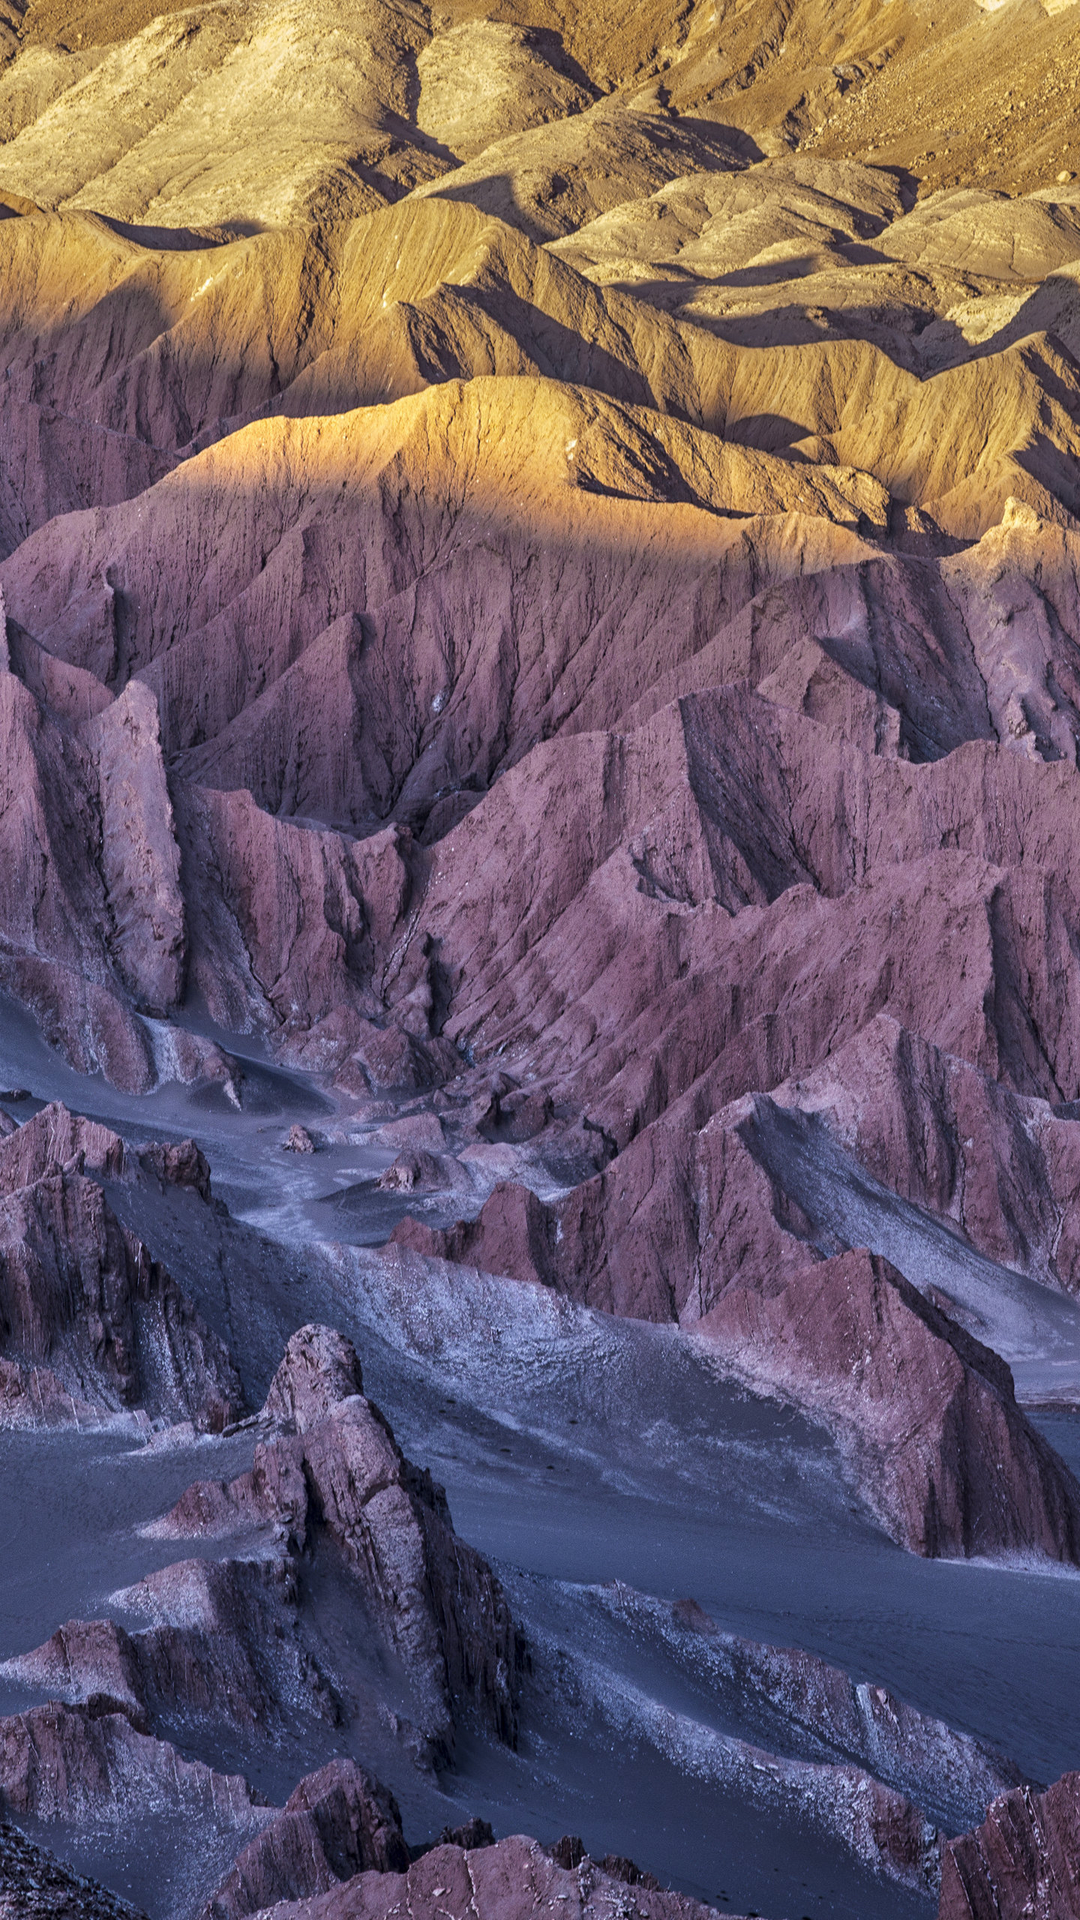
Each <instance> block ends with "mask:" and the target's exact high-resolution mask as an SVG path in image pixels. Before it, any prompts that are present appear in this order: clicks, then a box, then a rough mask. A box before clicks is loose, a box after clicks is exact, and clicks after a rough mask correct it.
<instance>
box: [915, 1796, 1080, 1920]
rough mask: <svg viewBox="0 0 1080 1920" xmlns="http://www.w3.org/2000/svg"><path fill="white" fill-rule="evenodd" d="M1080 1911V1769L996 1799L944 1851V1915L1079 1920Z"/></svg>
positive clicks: (944, 1919)
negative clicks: (1038, 1788) (1041, 1789)
mask: <svg viewBox="0 0 1080 1920" xmlns="http://www.w3.org/2000/svg"><path fill="white" fill-rule="evenodd" d="M1078 1909H1080V1774H1075V1773H1067V1774H1065V1775H1063V1777H1062V1778H1061V1779H1060V1780H1057V1781H1055V1783H1054V1785H1053V1786H1052V1787H1048V1788H1047V1789H1046V1792H1045V1793H1036V1792H1034V1791H1033V1790H1032V1789H1030V1788H1023V1789H1017V1790H1016V1791H1014V1792H1012V1793H1006V1794H1003V1795H1002V1797H1001V1799H1000V1800H995V1801H994V1804H993V1806H992V1807H991V1808H990V1811H989V1813H988V1814H987V1816H986V1819H985V1820H984V1821H983V1824H982V1826H981V1827H977V1828H976V1830H975V1832H974V1833H963V1834H961V1835H960V1836H959V1838H958V1839H956V1840H950V1841H948V1842H947V1843H946V1845H945V1847H944V1848H943V1850H942V1856H941V1901H940V1904H939V1907H938V1914H939V1920H1021V1917H1022V1916H1023V1920H1027V1916H1029V1915H1030V1916H1035V1915H1037V1916H1038V1920H1072V1915H1073V1914H1075V1913H1076V1912H1077V1911H1078Z"/></svg>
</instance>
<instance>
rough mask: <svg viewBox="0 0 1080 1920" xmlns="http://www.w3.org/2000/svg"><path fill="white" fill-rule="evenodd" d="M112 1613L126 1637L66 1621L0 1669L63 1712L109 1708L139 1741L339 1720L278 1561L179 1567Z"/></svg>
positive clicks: (120, 1601) (146, 1583) (117, 1601)
mask: <svg viewBox="0 0 1080 1920" xmlns="http://www.w3.org/2000/svg"><path fill="white" fill-rule="evenodd" d="M112 1604H113V1605H114V1606H115V1607H116V1608H117V1610H118V1611H120V1612H121V1613H122V1614H123V1615H124V1616H125V1618H126V1619H127V1620H128V1622H129V1626H128V1627H124V1626H122V1625H121V1624H120V1623H119V1622H118V1621H117V1620H115V1619H105V1620H69V1621H68V1622H67V1623H66V1625H64V1626H62V1627H59V1628H58V1629H57V1631H56V1632H55V1633H54V1634H53V1635H52V1637H51V1639H49V1640H47V1641H46V1642H45V1643H44V1645H42V1646H40V1647H37V1648H35V1649H34V1650H33V1651H32V1652H30V1653H24V1654H20V1655H17V1656H15V1657H14V1658H13V1659H10V1660H8V1661H6V1662H5V1663H4V1667H3V1671H4V1673H5V1674H6V1675H7V1677H8V1678H10V1679H12V1680H15V1681H18V1682H20V1683H21V1684H23V1685H25V1686H28V1687H33V1688H36V1689H43V1690H46V1691H48V1692H49V1693H50V1694H52V1695H53V1696H54V1697H56V1698H58V1699H60V1700H64V1701H66V1702H68V1703H69V1704H71V1705H79V1704H83V1703H95V1702H96V1703H97V1704H98V1706H99V1708H100V1706H101V1704H102V1703H103V1702H109V1701H111V1702H113V1703H114V1704H115V1706H116V1708H117V1709H118V1710H119V1711H121V1712H123V1713H125V1714H127V1716H128V1718H129V1719H130V1720H131V1722H132V1724H133V1725H134V1726H136V1727H137V1728H138V1729H139V1730H140V1731H141V1732H144V1733H149V1732H153V1733H158V1734H161V1733H167V1732H169V1731H170V1730H171V1729H173V1728H175V1727H177V1726H179V1725H186V1724H190V1723H191V1722H192V1721H196V1722H198V1723H200V1724H202V1725H204V1726H209V1727H213V1728H216V1729H219V1730H220V1729H226V1728H227V1729H229V1730H230V1732H231V1731H233V1730H235V1729H243V1730H245V1731H247V1732H249V1733H250V1732H251V1731H253V1730H254V1729H256V1728H266V1727H280V1726H282V1725H283V1724H285V1723H286V1722H287V1721H288V1720H289V1719H291V1718H293V1719H294V1718H295V1717H296V1716H298V1715H305V1714H306V1715H308V1716H314V1717H316V1718H320V1719H322V1720H324V1721H326V1722H329V1723H330V1724H334V1723H335V1722H336V1721H337V1719H338V1718H339V1707H338V1703H337V1700H336V1698H335V1695H334V1693H333V1690H332V1689H331V1687H330V1686H329V1685H328V1683H327V1681H326V1679H325V1676H324V1675H323V1674H322V1672H321V1671H320V1668H319V1666H318V1663H317V1662H316V1661H315V1660H314V1659H313V1657H312V1655H311V1653H310V1652H309V1650H308V1648H307V1647H306V1646H305V1644H304V1640H303V1637H302V1635H301V1633H300V1627H299V1620H298V1595H297V1586H296V1576H295V1570H294V1568H293V1567H292V1566H291V1565H290V1563H289V1562H288V1561H282V1560H279V1559H269V1560H267V1559H249V1560H220V1561H217V1560H184V1561H180V1562H178V1563H176V1564H175V1565H173V1566H168V1567H163V1568H161V1569H160V1570H159V1571H158V1572H156V1573H151V1574H148V1575H146V1577H145V1578H144V1579H142V1580H140V1581H139V1582H137V1583H136V1585H135V1586H133V1587H128V1588H125V1589H124V1590H123V1591H122V1592H120V1593H118V1594H115V1595H113V1597H112ZM144 1620H145V1621H148V1622H149V1623H150V1624H148V1625H146V1626H143V1625H141V1624H140V1623H141V1622H142V1621H144Z"/></svg>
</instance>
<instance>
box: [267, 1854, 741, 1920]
mask: <svg viewBox="0 0 1080 1920" xmlns="http://www.w3.org/2000/svg"><path fill="white" fill-rule="evenodd" d="M403 1901H404V1902H406V1903H407V1907H408V1911H409V1912H410V1913H415V1914H428V1913H432V1914H433V1913H435V1912H436V1911H440V1912H445V1913H448V1914H451V1915H453V1916H454V1920H457V1917H458V1916H459V1915H461V1916H462V1920H463V1917H464V1915H465V1914H467V1913H471V1914H476V1915H478V1916H480V1920H488V1916H491V1917H492V1920H494V1917H495V1916H500V1920H502V1916H506V1917H507V1920H509V1917H510V1916H513V1915H516V1914H519V1913H520V1914H526V1913H532V1912H534V1911H535V1909H536V1908H537V1907H538V1906H541V1905H544V1904H549V1903H550V1904H551V1905H554V1904H555V1903H556V1902H558V1903H559V1906H560V1908H562V1907H564V1906H565V1908H566V1910H567V1913H568V1914H569V1915H570V1916H572V1920H577V1916H579V1915H582V1916H585V1915H588V1916H591V1915H594V1914H595V1915H600V1914H604V1913H607V1912H609V1911H610V1909H611V1906H612V1904H613V1903H614V1902H617V1903H618V1905H619V1908H620V1910H625V1911H626V1912H627V1913H631V1914H634V1915H636V1916H639V1917H640V1920H702V1916H704V1915H705V1914H709V1913H711V1912H712V1911H713V1909H712V1908H711V1907H705V1906H702V1904H701V1903H700V1902H699V1901H697V1900H690V1899H688V1898H687V1896H686V1895H685V1894H680V1893H669V1892H666V1891H657V1890H655V1889H653V1888H651V1887H649V1886H648V1885H646V1884H643V1883H642V1882H641V1881H640V1880H638V1881H637V1882H634V1883H631V1885H630V1886H629V1887H628V1886H627V1883H626V1881H625V1880H624V1879H622V1878H617V1877H615V1876H614V1875H612V1874H611V1873H609V1872H605V1871H604V1869H603V1868H602V1867H598V1866H596V1865H595V1863H594V1862H593V1861H591V1860H590V1859H589V1858H588V1856H587V1855H584V1856H582V1855H581V1854H579V1856H578V1860H577V1862H575V1865H574V1867H573V1869H571V1868H570V1867H569V1866H560V1865H556V1864H555V1862H554V1861H553V1860H552V1857H551V1855H550V1854H549V1853H546V1852H545V1851H544V1849H543V1848H542V1847H540V1846H538V1845H537V1843H536V1841H535V1840H527V1839H524V1838H521V1837H515V1838H513V1839H508V1840H500V1841H499V1842H498V1843H497V1844H496V1845H495V1846H493V1847H484V1848H481V1849H473V1850H471V1851H465V1850H464V1849H463V1848H461V1847H455V1846H440V1847H435V1848H433V1849H432V1851H431V1852H430V1853H426V1854H424V1856H423V1858H422V1859H420V1860H417V1861H415V1862H414V1864H413V1865H412V1866H411V1867H410V1868H409V1870H408V1873H407V1874H406V1875H405V1876H404V1880H402V1878H401V1876H399V1875H397V1874H394V1875H388V1874H375V1873H370V1874H361V1875H359V1876H358V1877H357V1878H355V1879H353V1880H351V1881H347V1882H346V1883H345V1885H344V1886H343V1887H340V1888H338V1889H336V1890H335V1891H333V1892H330V1893H325V1894H321V1895H318V1896H316V1897H315V1898H314V1899H311V1900H302V1901H287V1902H285V1903H284V1904H283V1905H281V1906H279V1907H278V1908H276V1909H273V1910H272V1911H274V1912H275V1920H355V1916H356V1915H358V1914H359V1915H362V1916H364V1920H381V1917H382V1916H383V1915H386V1914H389V1913H390V1912H391V1911H397V1910H398V1909H399V1907H400V1904H401V1903H402V1902H403Z"/></svg>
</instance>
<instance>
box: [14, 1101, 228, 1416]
mask: <svg viewBox="0 0 1080 1920" xmlns="http://www.w3.org/2000/svg"><path fill="white" fill-rule="evenodd" d="M0 1155H2V1160H0V1195H2V1198H0V1342H2V1346H3V1358H4V1363H5V1375H4V1399H5V1402H6V1403H7V1406H8V1409H9V1416H10V1418H11V1419H12V1420H13V1422H14V1423H15V1424H31V1425H33V1424H37V1423H38V1421H39V1420H41V1421H42V1422H43V1423H44V1424H48V1425H51V1424H61V1423H63V1418H64V1417H65V1416H64V1401H65V1397H66V1399H67V1411H66V1418H67V1419H73V1420H76V1421H77V1420H78V1418H79V1406H78V1404H77V1403H87V1404H88V1405H89V1406H90V1407H91V1408H94V1409H96V1410H97V1412H98V1413H99V1414H100V1413H107V1412H109V1411H112V1412H119V1411H121V1410H123V1409H126V1408H131V1409H134V1408H141V1409H143V1410H144V1412H145V1413H146V1414H148V1415H150V1416H151V1417H152V1418H159V1419H160V1418H166V1419H171V1420H176V1419H191V1420H194V1421H195V1422H196V1424H197V1425H199V1426H201V1427H204V1428H211V1429H220V1428H221V1427H222V1426H224V1425H225V1424H226V1422H227V1421H228V1420H230V1419H231V1418H233V1417H234V1415H235V1414H236V1413H237V1412H239V1411H240V1410H241V1408H242V1406H243V1393H242V1389H241V1387H240V1382H239V1379H238V1377H237V1374H236V1372H235V1369H234V1368H233V1365H232V1362H231V1360H230V1359H229V1356H228V1354H227V1353H226V1351H225V1348H224V1347H223V1346H222V1344H221V1342H220V1341H219V1340H218V1339H217V1337H216V1336H215V1335H214V1334H213V1333H212V1332H211V1331H210V1329H209V1328H208V1327H207V1326H206V1325H205V1323H204V1322H203V1320H202V1318H201V1316H200V1314H199V1313H198V1312H197V1310H196V1308H195V1307H194V1306H193V1305H192V1303H191V1301H190V1300H189V1299H188V1298H187V1297H186V1296H185V1295H184V1294H183V1293H182V1292H181V1290H180V1288H179V1287H177V1285H176V1283H175V1282H174V1281H173V1280H172V1278H171V1277H170V1275H169V1274H168V1273H167V1271H166V1270H165V1268H164V1267H163V1266H161V1265H160V1263H159V1262H157V1261H155V1260H154V1259H153V1258H152V1257H151V1255H150V1253H149V1252H148V1250H147V1249H146V1247H145V1246H144V1245H143V1244H142V1242H141V1241H140V1240H138V1239H137V1238H136V1236H135V1235H134V1234H132V1233H131V1232H129V1231H128V1230H127V1229H126V1228H125V1227H123V1226H121V1224H120V1222H119V1221H118V1220H117V1218H116V1216H115V1214H114V1213H113V1211H112V1209H111V1207H110V1206H109V1204H108V1201H107V1200H106V1198H105V1195H104V1193H103V1192H102V1189H101V1187H100V1186H99V1185H98V1184H97V1182H96V1181H95V1180H94V1179H92V1178H91V1177H90V1176H89V1175H88V1174H86V1173H84V1172H83V1171H82V1168H83V1167H84V1166H86V1165H89V1166H91V1167H92V1168H93V1169H94V1170H95V1171H97V1172H99V1173H101V1174H103V1175H106V1176H108V1175H113V1176H116V1175H119V1174H121V1173H122V1172H123V1171H124V1168H125V1165H126V1158H125V1150H124V1148H123V1144H122V1142H121V1141H120V1140H119V1138H118V1137H117V1136H116V1135H115V1134H112V1133H110V1132H109V1130H108V1129H107V1128H104V1127H100V1126H97V1125H95V1124H93V1123H88V1122H86V1121H84V1120H81V1119H79V1118H77V1117H76V1116H73V1115H71V1114H69V1113H68V1112H67V1111H66V1110H65V1109H64V1108H62V1107H47V1108H45V1109H44V1110H43V1111H42V1112H41V1113H40V1114H38V1115H37V1116H36V1117H35V1118H34V1119H33V1120H31V1121H29V1122H28V1123H27V1125H26V1126H25V1127H21V1128H20V1129H19V1131H18V1132H17V1133H14V1134H11V1135H9V1136H8V1137H7V1138H6V1139H5V1140H4V1141H2V1142H0ZM150 1164H151V1166H152V1167H153V1170H154V1171H155V1173H160V1175H161V1176H162V1177H164V1178H177V1177H179V1178H180V1179H181V1181H182V1182H184V1183H188V1182H190V1183H194V1184H195V1185H196V1186H202V1187H205V1184H206V1180H207V1178H208V1173H207V1169H206V1163H205V1160H204V1159H203V1157H202V1155H201V1154H200V1153H199V1151H198V1149H197V1148H193V1147H192V1146H191V1145H190V1143H189V1144H188V1145H186V1146H182V1147H180V1148H158V1149H156V1150H155V1149H151V1150H150ZM136 1166H137V1162H136Z"/></svg>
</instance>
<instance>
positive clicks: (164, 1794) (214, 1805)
mask: <svg viewBox="0 0 1080 1920" xmlns="http://www.w3.org/2000/svg"><path fill="white" fill-rule="evenodd" d="M152 1801H156V1802H158V1803H159V1804H164V1805H165V1806H171V1808H172V1809H173V1810H174V1811H175V1812H178V1813H182V1812H188V1813H191V1812H196V1813H198V1812H201V1813H202V1814H203V1815H204V1816H207V1817H208V1818H209V1819H210V1821H211V1822H212V1823H213V1824H214V1826H216V1827H218V1828H220V1829H221V1830H223V1831H225V1832H240V1833H243V1832H244V1831H245V1830H247V1831H248V1832H250V1831H252V1830H254V1829H256V1828H259V1827H261V1826H264V1825H265V1824H266V1818H267V1816H266V1815H265V1813H264V1812H263V1811H262V1810H261V1806H260V1803H259V1801H258V1800H257V1799H256V1798H255V1797H254V1796H253V1794H252V1791H251V1789H250V1787H249V1786H248V1784H247V1782H246V1781H245V1780H242V1779H241V1778H240V1777H239V1776H238V1775H225V1774H219V1773H215V1772H213V1770H212V1769H211V1768H210V1767H207V1766H205V1765H204V1764H203V1763H202V1761H199V1760H184V1759H182V1758H181V1756H180V1754H179V1753H178V1752H177V1750H176V1748H175V1747H173V1746H170V1745H169V1744H168V1742H167V1741H164V1740H155V1739H153V1738H151V1737H150V1736H149V1735H147V1734H144V1733H140V1732H138V1730H137V1729H136V1728H135V1727H133V1726H132V1724H131V1721H130V1720H129V1719H128V1717H127V1715H126V1714H124V1713H117V1712H115V1711H114V1710H113V1709H112V1707H111V1705H110V1703H108V1702H104V1703H102V1706H101V1707H99V1706H98V1704H97V1703H96V1702H93V1701H91V1702H90V1703H88V1704H87V1705H86V1706H82V1707H69V1706H60V1705H57V1704H54V1703H53V1704H50V1705H48V1706H44V1707H33V1708H31V1709H30V1710H29V1711H28V1712H26V1713H19V1714H13V1715H11V1716H10V1717H9V1718H7V1719H4V1720H0V1809H2V1810H3V1812H4V1814H5V1815H7V1816H9V1817H10V1816H11V1815H15V1816H16V1817H17V1816H18V1815H19V1814H27V1815H31V1816H32V1817H33V1818H34V1819H36V1820H45V1821H58V1820H60V1821H62V1820H69V1821H71V1822H72V1823H73V1824H76V1825H78V1824H88V1823H93V1822H94V1821H99V1820H101V1819H102V1818H103V1817H104V1818H107V1819H110V1820H115V1821H131V1820H132V1819H138V1818H139V1816H140V1814H141V1813H142V1812H143V1811H144V1809H145V1807H146V1805H147V1804H148V1802H152Z"/></svg>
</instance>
